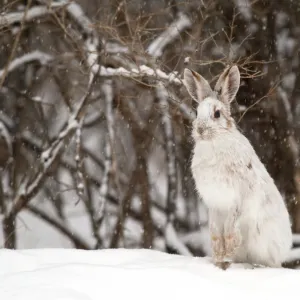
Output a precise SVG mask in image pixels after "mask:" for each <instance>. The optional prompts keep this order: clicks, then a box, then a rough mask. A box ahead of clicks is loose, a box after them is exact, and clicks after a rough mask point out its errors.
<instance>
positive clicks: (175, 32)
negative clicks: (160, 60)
mask: <svg viewBox="0 0 300 300" xmlns="http://www.w3.org/2000/svg"><path fill="white" fill-rule="evenodd" d="M191 25H192V22H191V20H190V19H189V18H188V17H187V16H186V15H185V14H183V13H180V14H179V16H178V18H177V20H175V21H174V22H173V23H171V24H170V26H168V28H167V29H166V30H165V31H164V32H163V33H162V34H161V35H159V36H158V37H157V38H156V39H155V40H154V41H153V42H152V43H151V44H150V45H149V47H148V49H147V52H148V53H149V55H151V56H152V57H159V56H161V55H162V53H163V50H164V48H165V47H166V46H167V45H168V44H170V43H171V42H173V41H174V40H175V39H176V38H177V37H178V36H179V35H180V33H181V32H182V31H183V30H185V29H186V28H189V27H190V26H191Z"/></svg>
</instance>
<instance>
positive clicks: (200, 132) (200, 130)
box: [197, 126, 204, 134]
mask: <svg viewBox="0 0 300 300" xmlns="http://www.w3.org/2000/svg"><path fill="white" fill-rule="evenodd" d="M197 132H198V133H199V134H203V132H204V128H203V127H199V126H198V128H197Z"/></svg>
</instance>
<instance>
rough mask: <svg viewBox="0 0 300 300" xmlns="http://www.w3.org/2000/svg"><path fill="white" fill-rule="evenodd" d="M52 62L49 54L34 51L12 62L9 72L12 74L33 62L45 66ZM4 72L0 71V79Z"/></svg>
mask: <svg viewBox="0 0 300 300" xmlns="http://www.w3.org/2000/svg"><path fill="white" fill-rule="evenodd" d="M51 60H53V57H52V56H51V55H49V54H47V53H44V52H41V51H38V50H36V51H32V52H30V53H26V54H24V55H22V56H20V57H17V58H15V59H14V60H12V62H11V63H10V64H9V67H8V72H12V71H14V70H15V69H17V68H19V67H20V66H22V65H24V64H27V63H30V62H33V61H38V62H39V63H40V64H41V65H45V64H47V63H48V62H49V61H51ZM4 72H5V70H4V69H3V70H0V77H2V76H3V74H4Z"/></svg>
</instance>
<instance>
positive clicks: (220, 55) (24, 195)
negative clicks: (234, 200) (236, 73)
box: [0, 0, 300, 259]
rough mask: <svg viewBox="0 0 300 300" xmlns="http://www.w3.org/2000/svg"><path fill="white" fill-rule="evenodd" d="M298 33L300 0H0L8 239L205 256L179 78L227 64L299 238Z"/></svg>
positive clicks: (2, 198) (1, 204)
mask: <svg viewBox="0 0 300 300" xmlns="http://www.w3.org/2000/svg"><path fill="white" fill-rule="evenodd" d="M299 41H300V2H299V1H298V0H294V1H293V0H281V1H273V0H203V1H201V0H166V1H164V0H88V1H85V0H78V1H66V0H56V1H55V0H53V1H50V0H38V1H35V0H28V1H21V0H0V49H1V52H0V53H1V55H0V172H1V185H0V214H1V225H0V229H1V230H0V231H1V233H0V242H1V246H2V247H7V248H39V247H76V248H81V249H101V248H116V247H125V248H140V247H145V248H153V249H159V250H162V251H167V252H172V253H180V254H184V255H207V254H209V253H210V247H209V242H208V232H207V215H206V210H205V207H204V206H203V205H202V204H201V202H200V201H199V199H197V195H196V193H195V189H194V183H193V180H192V177H191V173H190V167H189V166H190V159H191V151H192V147H193V142H192V140H191V136H190V132H191V124H192V121H193V119H194V117H195V107H196V103H194V102H193V101H192V100H191V98H190V97H189V96H188V94H187V92H186V90H185V88H184V87H183V85H182V81H181V80H182V73H183V69H184V68H185V67H189V68H192V69H194V70H195V71H197V72H199V73H201V74H202V75H203V76H204V77H206V78H207V79H209V80H210V81H211V83H212V84H214V82H215V80H216V78H217V76H218V75H219V74H220V73H221V72H222V71H223V69H224V67H225V66H227V65H231V64H237V65H238V66H239V69H240V72H241V75H242V82H241V87H240V90H239V92H238V95H237V99H236V102H235V103H234V105H233V106H234V109H233V114H234V118H235V120H236V122H237V123H238V126H239V127H240V129H241V130H242V131H243V132H244V133H245V135H246V136H247V137H248V138H249V139H250V140H251V142H252V144H253V146H254V148H255V150H256V151H257V153H258V155H259V156H260V158H261V159H262V161H263V162H264V163H265V165H266V167H267V169H268V171H269V172H270V173H271V175H272V176H273V178H274V179H275V181H276V184H277V186H278V188H279V189H280V192H281V193H282V195H283V196H284V199H285V201H286V203H287V206H288V209H289V212H290V216H291V220H292V224H293V231H294V233H295V235H294V244H295V245H294V246H297V244H298V246H299V245H300V235H297V233H300V202H299V200H300V165H299V155H300V153H299V145H300V144H299V137H300V123H299V122H300V88H299V87H300V60H299V59H300V56H299ZM216 188H217V187H216ZM294 259H296V257H295V258H294Z"/></svg>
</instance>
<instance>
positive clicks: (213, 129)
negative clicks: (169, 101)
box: [184, 66, 292, 269]
mask: <svg viewBox="0 0 300 300" xmlns="http://www.w3.org/2000/svg"><path fill="white" fill-rule="evenodd" d="M184 85H185V86H186V88H187V90H188V92H189V94H190V96H191V97H192V98H193V99H194V100H196V101H197V102H198V103H199V105H198V108H197V118H196V120H195V121H194V123H193V133H192V134H193V138H194V141H195V148H194V153H193V159H192V165H191V168H192V173H193V178H194V180H195V184H196V189H197V191H198V193H199V195H200V196H201V198H202V199H203V201H204V203H205V205H206V206H207V208H208V212H209V225H210V237H211V244H212V252H213V260H214V263H215V264H216V265H218V266H220V267H222V268H224V269H226V268H227V267H228V266H229V265H230V263H231V262H235V263H249V264H251V265H256V264H257V265H264V266H269V267H281V264H282V262H284V261H285V259H286V258H287V255H288V253H289V251H290V248H291V245H292V232H291V225H290V220H289V215H288V212H287V209H286V206H285V203H284V201H283V199H282V197H281V195H280V193H279V191H278V189H277V188H276V186H275V184H274V181H273V179H272V178H271V176H270V175H269V173H268V172H267V170H266V168H265V167H264V165H263V164H262V163H261V161H260V159H259V158H258V156H257V154H256V153H255V151H254V149H253V147H252V146H251V144H250V142H249V141H248V139H247V138H246V137H245V136H244V135H243V134H242V133H241V132H240V131H239V130H238V129H237V127H236V125H235V122H234V120H233V118H232V117H231V115H230V103H231V102H232V100H233V99H234V98H235V95H236V93H237V91H238V89H239V85H240V73H239V70H238V67H237V66H233V67H231V68H229V67H228V68H226V69H225V71H224V72H223V73H222V75H221V76H220V78H219V79H218V81H217V83H216V86H215V89H214V90H212V89H211V87H210V85H209V83H208V82H207V81H206V80H205V79H204V78H203V77H202V76H201V75H200V74H198V73H196V72H194V71H191V70H189V69H185V70H184Z"/></svg>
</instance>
